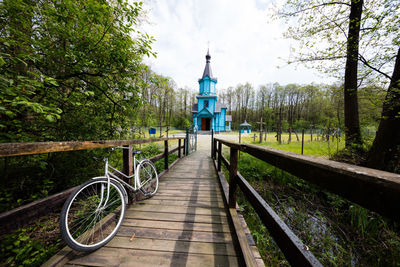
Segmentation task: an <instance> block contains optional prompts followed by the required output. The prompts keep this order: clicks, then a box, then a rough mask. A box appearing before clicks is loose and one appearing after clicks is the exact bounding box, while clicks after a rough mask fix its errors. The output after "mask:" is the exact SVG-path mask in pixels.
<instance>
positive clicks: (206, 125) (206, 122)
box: [201, 118, 211, 131]
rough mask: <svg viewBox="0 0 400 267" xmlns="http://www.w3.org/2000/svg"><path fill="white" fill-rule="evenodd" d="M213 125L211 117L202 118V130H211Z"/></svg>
mask: <svg viewBox="0 0 400 267" xmlns="http://www.w3.org/2000/svg"><path fill="white" fill-rule="evenodd" d="M210 126H211V119H210V118H201V130H202V131H209V130H211V129H210Z"/></svg>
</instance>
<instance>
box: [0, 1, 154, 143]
mask: <svg viewBox="0 0 400 267" xmlns="http://www.w3.org/2000/svg"><path fill="white" fill-rule="evenodd" d="M141 13H142V4H141V3H140V2H135V3H133V4H130V3H128V2H126V1H118V2H105V1H96V0H91V1H85V2H84V3H83V2H77V1H73V0H67V1H62V2H59V3H58V2H57V3H54V2H51V1H40V2H38V3H34V2H31V1H10V0H7V1H2V2H1V3H0V21H1V22H2V25H4V27H2V29H1V30H0V40H1V41H2V42H1V43H2V45H0V56H1V58H2V61H1V62H2V64H1V67H0V85H1V87H2V88H5V90H1V93H0V115H1V116H2V123H1V125H0V127H1V128H2V129H3V130H2V131H1V135H0V138H1V139H0V141H2V142H15V141H40V140H58V141H59V140H82V139H88V138H91V139H103V138H112V137H116V136H117V131H116V129H117V128H120V129H121V131H122V132H124V131H126V128H127V127H128V126H130V125H129V122H130V120H129V118H130V117H132V116H133V115H134V113H133V110H134V108H135V107H137V106H138V105H139V102H138V99H139V95H138V92H139V89H140V88H138V87H137V85H136V83H138V82H139V80H140V79H141V77H140V75H138V73H139V72H140V70H141V69H142V65H141V64H140V62H141V60H142V57H143V55H149V54H151V53H152V52H151V50H150V49H151V47H150V44H151V42H152V41H153V39H152V38H151V37H149V36H148V35H147V34H143V33H140V32H139V31H138V30H137V29H135V28H134V26H137V24H138V23H139V20H140V16H141ZM20 14H23V15H22V16H21V15H20ZM131 35H134V36H135V37H134V38H133V37H131Z"/></svg>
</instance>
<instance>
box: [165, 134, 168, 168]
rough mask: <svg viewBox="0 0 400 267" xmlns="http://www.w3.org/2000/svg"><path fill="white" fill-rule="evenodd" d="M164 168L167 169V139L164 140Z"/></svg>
mask: <svg viewBox="0 0 400 267" xmlns="http://www.w3.org/2000/svg"><path fill="white" fill-rule="evenodd" d="M164 170H168V140H165V141H164Z"/></svg>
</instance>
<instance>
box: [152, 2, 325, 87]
mask: <svg viewBox="0 0 400 267" xmlns="http://www.w3.org/2000/svg"><path fill="white" fill-rule="evenodd" d="M145 7H146V9H147V10H148V20H149V24H146V25H144V30H145V31H146V32H147V33H148V34H149V35H151V36H153V37H154V38H155V39H156V41H155V43H153V46H152V47H153V51H154V52H156V53H157V58H147V59H146V60H145V62H146V63H147V64H149V65H150V66H151V68H152V69H153V71H155V72H156V73H158V74H161V75H164V76H169V77H171V78H172V79H173V80H174V81H175V82H176V83H177V86H178V88H184V87H189V88H191V89H193V90H197V89H198V79H199V78H201V76H202V74H203V70H204V66H205V63H206V61H205V55H206V53H207V49H208V48H209V50H210V55H211V68H212V72H213V75H214V77H216V78H217V79H218V84H217V90H219V89H222V90H223V89H226V88H228V87H229V86H233V87H235V86H237V85H238V84H240V83H241V84H243V83H246V82H249V83H251V84H252V85H253V86H255V87H258V86H259V85H262V84H268V83H274V82H278V83H280V84H282V85H285V84H289V83H298V84H308V83H312V82H315V83H322V82H324V81H325V82H326V78H325V79H324V77H322V76H321V74H319V73H318V72H316V71H315V70H312V69H308V68H305V67H303V66H301V65H297V66H295V65H287V64H286V61H287V59H288V58H289V57H290V50H291V46H293V45H295V44H293V41H291V40H288V39H284V38H283V32H284V29H285V25H283V24H282V23H283V22H282V21H276V20H272V19H271V12H272V4H271V0H148V1H147V2H145Z"/></svg>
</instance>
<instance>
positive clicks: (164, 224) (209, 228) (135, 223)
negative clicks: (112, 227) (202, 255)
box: [122, 219, 230, 233]
mask: <svg viewBox="0 0 400 267" xmlns="http://www.w3.org/2000/svg"><path fill="white" fill-rule="evenodd" d="M122 225H123V226H126V227H142V228H155V229H170V230H188V229H189V230H193V231H203V232H215V233H221V232H222V233H230V229H229V226H228V225H226V224H225V225H224V224H211V223H192V222H168V221H150V220H139V219H125V220H124V221H123V223H122Z"/></svg>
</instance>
